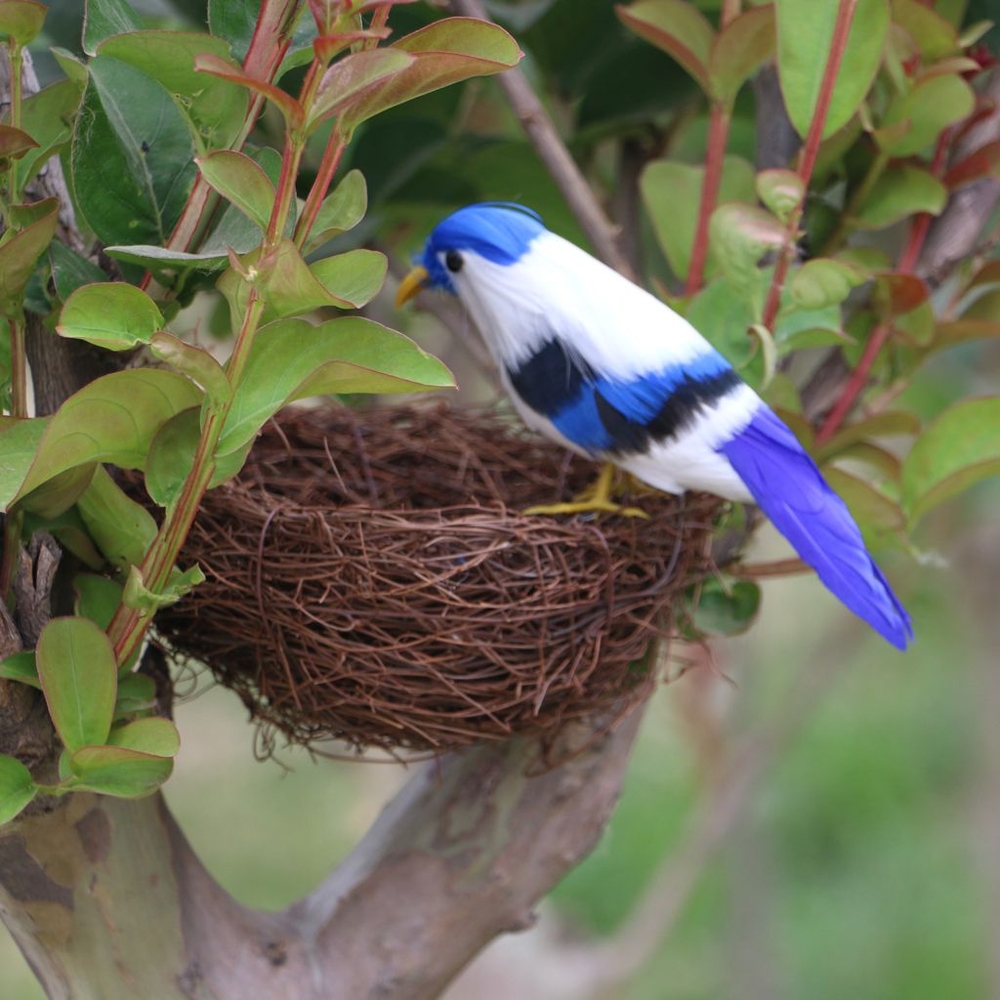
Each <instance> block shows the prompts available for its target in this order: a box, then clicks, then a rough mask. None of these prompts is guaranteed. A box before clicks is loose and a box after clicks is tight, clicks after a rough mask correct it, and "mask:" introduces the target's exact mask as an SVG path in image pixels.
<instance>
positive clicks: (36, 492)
mask: <svg viewBox="0 0 1000 1000" xmlns="http://www.w3.org/2000/svg"><path fill="white" fill-rule="evenodd" d="M95 469H96V465H95V464H94V463H93V462H88V463H86V464H84V465H77V466H74V467H73V468H72V469H66V470H65V471H64V472H60V473H59V474H58V475H56V476H53V477H52V478H51V479H49V480H47V481H46V482H44V483H42V484H41V485H40V486H38V487H36V488H35V489H33V490H32V491H31V492H30V493H29V494H28V495H27V496H25V497H24V498H23V499H22V500H21V502H20V506H21V508H22V509H23V510H25V511H31V512H32V513H34V514H37V515H38V516H39V517H41V518H42V519H43V520H46V521H49V520H53V519H55V518H58V517H59V516H60V515H62V514H64V513H65V512H66V511H67V510H69V509H70V507H72V506H73V504H74V503H76V501H77V498H78V497H79V496H80V494H81V493H83V491H84V490H85V489H86V488H87V485H88V484H89V483H90V480H91V479H92V478H93V475H94V470H95Z"/></svg>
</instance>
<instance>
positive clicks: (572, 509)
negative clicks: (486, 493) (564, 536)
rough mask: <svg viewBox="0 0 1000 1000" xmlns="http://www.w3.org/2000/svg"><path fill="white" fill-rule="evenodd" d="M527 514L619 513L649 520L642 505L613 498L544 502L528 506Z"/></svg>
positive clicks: (623, 515)
mask: <svg viewBox="0 0 1000 1000" xmlns="http://www.w3.org/2000/svg"><path fill="white" fill-rule="evenodd" d="M524 513H525V514H528V515H534V514H542V515H554V514H618V515H619V516H620V517H641V518H643V519H645V520H647V521H648V520H649V514H647V513H646V512H645V511H644V510H643V509H642V508H641V507H623V506H622V505H621V504H620V503H615V502H614V501H613V500H596V499H594V500H570V501H569V502H567V503H543V504H536V505H535V506H534V507H527V508H526V509H525V511H524Z"/></svg>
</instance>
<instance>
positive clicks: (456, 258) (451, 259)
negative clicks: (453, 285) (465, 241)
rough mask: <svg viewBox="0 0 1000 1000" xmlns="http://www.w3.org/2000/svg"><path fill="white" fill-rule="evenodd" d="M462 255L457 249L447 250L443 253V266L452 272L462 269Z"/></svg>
mask: <svg viewBox="0 0 1000 1000" xmlns="http://www.w3.org/2000/svg"><path fill="white" fill-rule="evenodd" d="M463 263H464V262H463V260H462V255H461V254H460V253H459V252H458V251H457V250H449V251H448V252H447V253H446V254H445V255H444V266H445V267H446V268H448V270H449V271H451V272H452V273H453V274H454V273H457V272H458V271H461V270H462V264H463Z"/></svg>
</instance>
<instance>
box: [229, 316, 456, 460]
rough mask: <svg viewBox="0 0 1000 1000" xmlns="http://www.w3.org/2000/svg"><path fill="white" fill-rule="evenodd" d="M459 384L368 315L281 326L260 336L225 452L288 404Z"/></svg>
mask: <svg viewBox="0 0 1000 1000" xmlns="http://www.w3.org/2000/svg"><path fill="white" fill-rule="evenodd" d="M453 384H454V382H453V380H452V377H451V373H450V372H449V371H448V369H447V368H445V366H444V365H443V364H442V363H441V362H440V361H438V360H437V358H434V357H432V356H431V355H430V354H427V353H426V352H425V351H422V350H421V349H420V348H419V347H417V345H416V344H414V343H413V341H411V340H409V339H408V338H406V337H404V336H403V335H402V334H400V333H396V332H395V331H394V330H389V329H387V328H386V327H384V326H381V325H380V324H378V323H373V322H372V321H371V320H368V319H363V318H362V317H360V316H346V317H343V318H342V319H335V320H331V321H329V322H327V323H323V324H322V325H320V326H310V324H309V323H307V322H305V321H304V320H295V319H289V320H280V321H278V322H277V323H272V324H270V325H269V326H266V327H263V328H262V329H261V330H259V331H258V333H257V336H256V338H255V340H254V344H253V348H252V349H251V352H250V358H249V360H248V361H247V367H246V370H245V372H244V375H243V379H242V380H241V382H240V384H239V385H238V386H237V387H236V395H235V397H234V400H233V406H232V409H231V410H230V412H229V415H228V417H227V419H226V423H225V425H224V427H223V429H222V437H221V439H220V441H219V448H218V454H219V455H226V454H229V453H231V452H233V451H236V450H237V449H238V448H241V447H242V446H243V445H245V444H246V442H247V441H249V440H251V439H252V438H253V437H254V436H255V435H256V434H257V431H258V430H259V429H260V428H261V427H262V426H263V425H264V423H265V422H266V421H267V420H268V419H269V418H270V417H271V416H272V415H273V414H275V413H277V411H278V410H280V409H281V407H283V406H284V405H286V404H287V403H291V402H293V401H294V400H296V399H303V398H305V397H307V396H315V395H320V394H324V395H328V394H333V393H347V392H365V393H367V392H386V393H390V392H418V391H420V390H422V389H438V388H448V387H451V386H452V385H453Z"/></svg>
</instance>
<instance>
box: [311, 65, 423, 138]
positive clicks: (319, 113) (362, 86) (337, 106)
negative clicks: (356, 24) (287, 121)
mask: <svg viewBox="0 0 1000 1000" xmlns="http://www.w3.org/2000/svg"><path fill="white" fill-rule="evenodd" d="M415 61H416V56H413V55H410V54H409V53H407V52H404V51H402V50H401V49H398V48H381V49H367V50H364V51H361V52H355V53H353V54H351V55H346V56H344V57H343V58H341V59H338V60H337V61H336V62H335V63H334V64H333V65H332V66H331V67H330V68H329V69H328V70H327V71H326V73H324V74H323V79H322V80H320V83H319V87H318V88H317V90H316V99H315V102H314V103H313V106H312V109H311V110H310V113H309V118H308V120H307V122H306V130H307V132H311V131H312V130H313V129H315V128H316V126H317V125H319V124H320V122H322V121H325V120H326V119H327V118H330V117H332V116H333V115H336V114H340V113H341V112H342V111H344V110H348V109H350V107H351V105H352V104H356V103H359V102H361V101H362V100H364V99H365V98H366V97H369V96H371V95H373V94H374V93H375V91H376V90H378V89H379V85H380V84H381V83H383V81H385V80H386V78H387V77H394V76H398V75H399V74H400V73H401V71H402V70H404V69H406V68H407V67H409V66H411V65H412V64H413V63H414V62H415Z"/></svg>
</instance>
